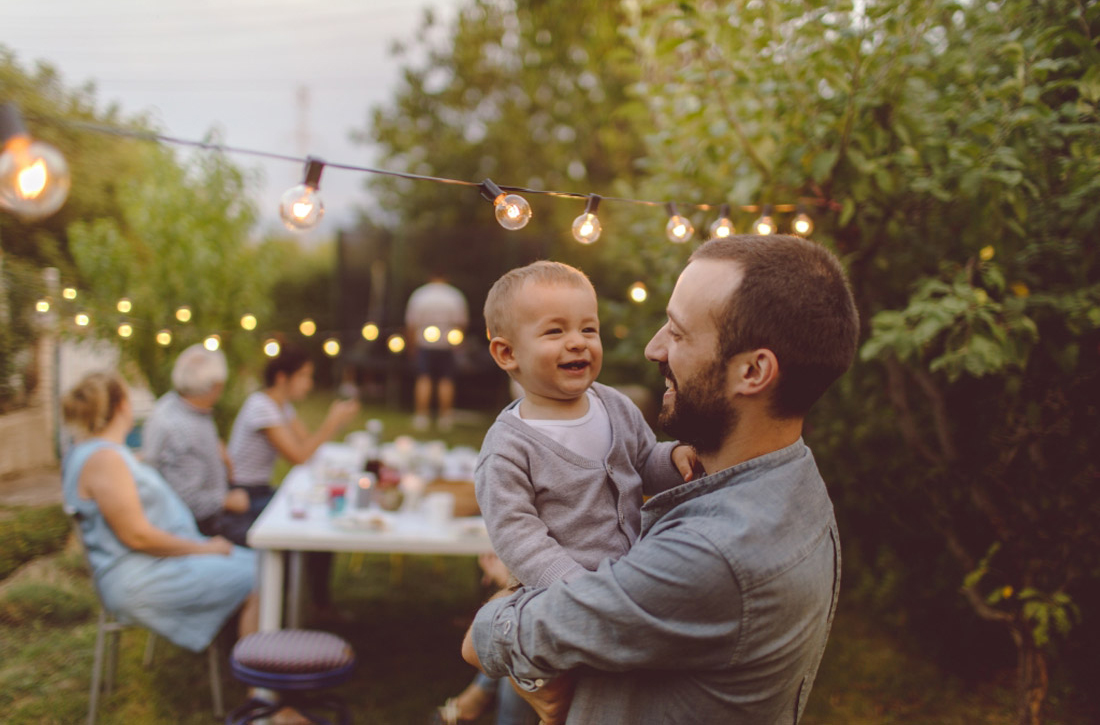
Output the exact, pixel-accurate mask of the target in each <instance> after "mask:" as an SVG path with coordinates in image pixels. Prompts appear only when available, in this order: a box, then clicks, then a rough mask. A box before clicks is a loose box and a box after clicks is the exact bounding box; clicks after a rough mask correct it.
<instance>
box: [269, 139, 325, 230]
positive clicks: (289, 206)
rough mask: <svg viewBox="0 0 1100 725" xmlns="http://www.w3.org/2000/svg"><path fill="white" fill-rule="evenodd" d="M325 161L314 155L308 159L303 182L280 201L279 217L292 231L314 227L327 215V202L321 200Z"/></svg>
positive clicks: (291, 188) (292, 188) (287, 192)
mask: <svg viewBox="0 0 1100 725" xmlns="http://www.w3.org/2000/svg"><path fill="white" fill-rule="evenodd" d="M324 168H325V162H323V161H321V160H320V159H315V158H313V157H312V156H311V157H309V158H307V159H306V173H305V176H304V178H303V179H302V183H301V184H298V185H297V186H292V187H290V188H289V189H287V190H286V191H285V192H284V193H283V198H282V199H281V200H280V201H279V217H280V218H281V219H282V220H283V224H285V225H286V228H287V229H289V230H290V231H292V232H300V231H302V230H303V229H312V228H313V227H315V226H317V223H318V222H319V221H321V217H323V216H324V215H325V203H324V202H323V201H321V196H320V194H319V193H318V191H317V190H318V189H320V188H321V172H322V171H323V170H324Z"/></svg>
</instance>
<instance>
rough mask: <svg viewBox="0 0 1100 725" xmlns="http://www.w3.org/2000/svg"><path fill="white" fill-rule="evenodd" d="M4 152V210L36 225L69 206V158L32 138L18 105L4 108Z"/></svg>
mask: <svg viewBox="0 0 1100 725" xmlns="http://www.w3.org/2000/svg"><path fill="white" fill-rule="evenodd" d="M0 149H2V150H0V208H3V209H7V210H8V211H10V212H11V213H13V214H15V215H16V216H18V217H20V218H21V219H23V220H25V221H35V220H38V219H44V218H46V217H48V216H49V215H51V214H53V213H54V212H55V211H57V210H58V209H60V208H61V207H62V206H63V205H64V204H65V199H67V198H68V196H69V187H70V186H71V184H72V180H71V178H70V177H69V165H68V164H67V163H65V157H64V156H62V155H61V152H60V151H58V150H57V149H55V148H54V147H53V146H51V145H49V144H48V143H44V142H42V141H35V140H33V139H32V138H31V137H30V134H28V133H27V128H26V126H24V125H23V119H22V117H21V116H20V115H19V109H18V108H17V107H16V105H15V104H14V103H5V104H4V105H2V106H0Z"/></svg>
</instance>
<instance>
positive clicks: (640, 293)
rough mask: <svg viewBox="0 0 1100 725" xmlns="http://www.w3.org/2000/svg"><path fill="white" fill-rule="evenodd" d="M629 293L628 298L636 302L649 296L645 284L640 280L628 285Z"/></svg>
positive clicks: (642, 300) (643, 300) (640, 301)
mask: <svg viewBox="0 0 1100 725" xmlns="http://www.w3.org/2000/svg"><path fill="white" fill-rule="evenodd" d="M629 294H630V299H632V300H634V301H635V302H637V303H638V304H641V303H643V302H645V301H646V298H647V297H649V290H647V289H646V286H645V284H643V283H641V282H635V283H634V284H632V285H630V290H629Z"/></svg>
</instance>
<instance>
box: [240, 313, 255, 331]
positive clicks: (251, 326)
mask: <svg viewBox="0 0 1100 725" xmlns="http://www.w3.org/2000/svg"><path fill="white" fill-rule="evenodd" d="M241 327H242V328H244V329H245V330H255V329H256V315H244V316H243V317H241Z"/></svg>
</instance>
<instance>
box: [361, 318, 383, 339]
mask: <svg viewBox="0 0 1100 725" xmlns="http://www.w3.org/2000/svg"><path fill="white" fill-rule="evenodd" d="M378 332H379V330H378V325H376V324H374V323H373V322H368V323H367V324H365V325H363V329H362V331H361V333H362V335H363V339H364V340H366V341H367V342H374V341H375V340H377V339H378Z"/></svg>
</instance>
